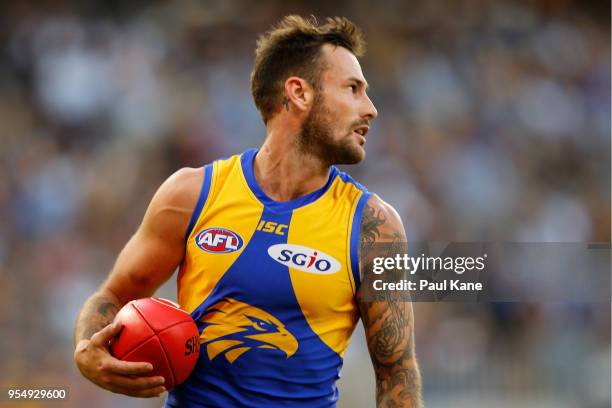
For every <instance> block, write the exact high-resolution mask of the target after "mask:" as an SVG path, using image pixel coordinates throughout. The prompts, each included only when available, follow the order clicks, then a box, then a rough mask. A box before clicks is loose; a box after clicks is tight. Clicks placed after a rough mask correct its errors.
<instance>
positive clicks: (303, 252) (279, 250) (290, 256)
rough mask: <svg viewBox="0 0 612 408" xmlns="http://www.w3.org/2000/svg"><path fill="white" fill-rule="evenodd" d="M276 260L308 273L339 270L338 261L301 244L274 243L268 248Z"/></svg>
mask: <svg viewBox="0 0 612 408" xmlns="http://www.w3.org/2000/svg"><path fill="white" fill-rule="evenodd" d="M268 255H270V256H271V257H272V259H274V260H275V261H276V262H278V263H281V264H283V265H286V266H288V267H290V268H294V269H298V270H300V271H304V272H308V273H316V274H319V275H327V274H332V273H336V272H338V271H339V270H340V262H338V261H337V260H336V259H334V258H333V257H331V256H329V255H327V254H326V253H325V252H321V251H319V250H316V249H312V248H308V247H305V246H302V245H293V244H276V245H272V246H271V247H269V248H268Z"/></svg>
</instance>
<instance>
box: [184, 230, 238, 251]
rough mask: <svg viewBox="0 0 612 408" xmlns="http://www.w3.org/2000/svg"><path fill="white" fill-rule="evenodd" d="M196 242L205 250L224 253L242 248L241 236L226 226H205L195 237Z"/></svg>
mask: <svg viewBox="0 0 612 408" xmlns="http://www.w3.org/2000/svg"><path fill="white" fill-rule="evenodd" d="M195 242H196V244H197V245H198V246H199V247H200V249H203V250H204V251H206V252H215V253H218V254H226V253H229V252H235V251H238V250H239V249H240V248H242V243H243V241H242V237H241V236H240V235H238V234H237V233H235V232H234V231H232V230H228V229H226V228H218V227H213V228H206V229H205V230H202V231H200V232H199V233H198V235H196V237H195Z"/></svg>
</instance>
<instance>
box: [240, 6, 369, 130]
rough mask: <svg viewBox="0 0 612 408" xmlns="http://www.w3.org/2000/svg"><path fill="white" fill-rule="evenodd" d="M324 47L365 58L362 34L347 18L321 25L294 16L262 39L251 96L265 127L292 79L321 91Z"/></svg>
mask: <svg viewBox="0 0 612 408" xmlns="http://www.w3.org/2000/svg"><path fill="white" fill-rule="evenodd" d="M324 44H331V45H335V46H340V47H344V48H346V49H347V50H349V51H350V52H351V53H352V54H353V55H355V56H356V57H361V56H363V55H364V54H365V45H366V44H365V41H364V39H363V33H362V31H361V30H360V29H359V27H357V26H356V25H355V24H354V23H353V22H352V21H350V20H349V19H347V18H345V17H333V18H330V17H328V18H327V19H326V20H325V24H323V25H318V23H317V20H316V19H315V17H314V16H311V17H310V18H309V19H305V18H303V17H301V16H297V15H290V16H286V17H285V18H283V19H282V20H281V21H280V23H278V24H277V25H276V26H274V27H272V29H271V30H269V31H267V32H266V33H265V34H263V35H261V36H260V37H259V39H258V40H257V48H256V50H255V65H254V66H253V71H252V72H251V93H252V95H253V99H254V100H255V106H257V109H258V110H259V112H260V113H261V116H262V118H263V121H264V123H267V122H268V120H269V119H270V118H271V117H272V116H273V114H274V113H275V112H277V111H278V110H279V109H280V107H281V105H282V99H283V89H284V82H285V80H286V79H287V78H289V77H290V76H299V77H301V78H304V79H305V80H306V81H308V82H309V83H310V84H311V85H312V86H313V87H314V88H315V89H320V85H319V79H320V75H321V73H322V72H323V71H324V70H325V69H326V66H325V64H324V63H323V61H321V58H320V57H321V48H322V47H323V45H324Z"/></svg>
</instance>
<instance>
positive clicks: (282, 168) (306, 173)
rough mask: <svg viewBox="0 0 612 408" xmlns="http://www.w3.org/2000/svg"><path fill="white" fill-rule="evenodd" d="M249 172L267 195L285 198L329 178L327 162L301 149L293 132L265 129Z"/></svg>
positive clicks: (318, 186) (298, 193)
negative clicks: (262, 140) (264, 136)
mask: <svg viewBox="0 0 612 408" xmlns="http://www.w3.org/2000/svg"><path fill="white" fill-rule="evenodd" d="M253 173H254V174H255V179H256V180H257V183H258V184H259V186H260V187H261V189H262V190H263V191H264V192H265V193H266V195H267V196H268V197H270V198H272V199H273V200H275V201H289V200H293V199H296V198H299V197H303V196H305V195H306V194H309V193H312V192H313V191H316V190H318V189H320V188H322V187H323V186H324V185H325V183H327V180H328V178H329V166H327V165H325V164H323V163H322V162H321V160H319V159H318V158H316V157H314V156H311V155H307V154H304V153H301V152H300V151H299V147H298V145H297V140H296V135H289V134H280V133H275V132H274V131H269V132H268V135H267V137H266V141H265V142H264V144H263V145H262V146H261V148H260V149H259V152H258V153H257V156H255V161H254V163H253Z"/></svg>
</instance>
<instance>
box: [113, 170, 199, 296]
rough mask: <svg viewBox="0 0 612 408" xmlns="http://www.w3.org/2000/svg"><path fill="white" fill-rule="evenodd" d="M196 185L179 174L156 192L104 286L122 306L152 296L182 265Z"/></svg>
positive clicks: (192, 180) (197, 176)
mask: <svg viewBox="0 0 612 408" xmlns="http://www.w3.org/2000/svg"><path fill="white" fill-rule="evenodd" d="M194 177H195V180H194ZM200 181H201V176H199V175H198V174H193V173H192V174H183V173H181V172H179V173H177V174H175V175H173V176H172V177H170V178H169V179H168V180H167V181H166V182H165V183H164V184H162V186H161V187H160V188H159V190H158V191H157V192H156V194H155V196H154V197H153V199H152V200H151V203H150V204H149V208H148V209H147V211H146V213H145V216H144V218H143V221H142V223H141V225H140V227H139V228H138V230H137V231H136V233H135V234H134V235H133V236H132V237H131V238H130V240H129V241H128V243H127V244H126V245H125V247H124V248H123V250H122V251H121V252H120V254H119V256H118V257H117V260H116V262H115V265H114V267H113V269H112V271H111V273H110V275H109V277H108V279H107V280H106V282H105V283H104V288H105V289H107V290H109V291H111V292H112V293H113V294H115V295H116V296H117V297H118V298H119V299H120V300H121V301H122V302H124V303H125V302H127V301H129V300H132V299H137V298H142V297H147V296H151V295H153V293H154V292H155V291H156V290H157V288H159V287H160V286H161V285H162V284H163V283H164V282H165V281H167V280H168V279H169V278H170V276H172V274H173V273H174V271H175V270H176V268H177V266H178V265H179V264H180V262H181V261H182V259H183V256H184V253H185V237H184V234H185V231H186V229H187V225H188V223H189V219H190V217H191V214H192V212H193V209H194V207H195V202H196V201H197V193H198V192H199V190H197V191H195V190H194V188H192V186H195V185H198V186H199V183H200Z"/></svg>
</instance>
